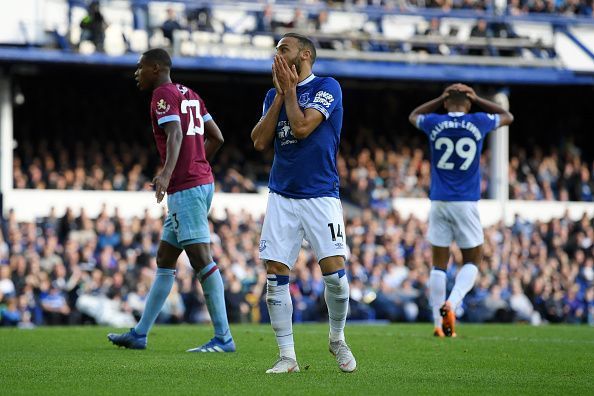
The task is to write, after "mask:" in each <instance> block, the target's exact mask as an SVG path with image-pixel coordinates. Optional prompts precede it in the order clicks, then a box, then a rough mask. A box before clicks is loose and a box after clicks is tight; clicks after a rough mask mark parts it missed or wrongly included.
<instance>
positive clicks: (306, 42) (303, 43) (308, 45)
mask: <svg viewBox="0 0 594 396" xmlns="http://www.w3.org/2000/svg"><path fill="white" fill-rule="evenodd" d="M285 37H293V38H295V39H297V41H299V49H301V50H302V49H308V50H309V52H310V53H311V65H312V66H313V64H314V63H315V62H316V56H317V54H316V46H315V45H314V43H313V41H311V39H310V38H309V37H306V36H304V35H302V34H299V33H293V32H289V33H285V34H284V35H283V38H285Z"/></svg>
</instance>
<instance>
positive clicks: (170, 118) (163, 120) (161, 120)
mask: <svg viewBox="0 0 594 396" xmlns="http://www.w3.org/2000/svg"><path fill="white" fill-rule="evenodd" d="M171 121H177V122H181V119H180V118H179V116H178V115H175V114H173V115H168V116H165V117H161V118H159V119H158V120H157V124H159V125H163V124H165V123H166V122H171Z"/></svg>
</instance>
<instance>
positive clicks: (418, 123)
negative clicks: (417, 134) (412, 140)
mask: <svg viewBox="0 0 594 396" xmlns="http://www.w3.org/2000/svg"><path fill="white" fill-rule="evenodd" d="M424 118H425V116H424V115H422V114H420V115H418V116H417V129H421V123H422V122H423V119H424Z"/></svg>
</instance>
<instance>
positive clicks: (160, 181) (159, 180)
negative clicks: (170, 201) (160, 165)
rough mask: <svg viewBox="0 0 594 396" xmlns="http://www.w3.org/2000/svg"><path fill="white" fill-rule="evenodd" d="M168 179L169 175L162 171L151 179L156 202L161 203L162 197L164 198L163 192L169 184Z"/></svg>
mask: <svg viewBox="0 0 594 396" xmlns="http://www.w3.org/2000/svg"><path fill="white" fill-rule="evenodd" d="M170 179H171V175H167V174H163V173H161V174H159V175H157V176H155V178H154V179H153V186H154V187H155V198H157V203H161V201H162V200H163V198H165V192H166V191H167V187H168V186H169V180H170Z"/></svg>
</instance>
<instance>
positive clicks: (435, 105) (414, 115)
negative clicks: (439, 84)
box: [408, 85, 452, 128]
mask: <svg viewBox="0 0 594 396" xmlns="http://www.w3.org/2000/svg"><path fill="white" fill-rule="evenodd" d="M451 89H452V86H451V85H450V86H449V87H447V88H446V89H445V90H444V91H443V93H442V94H441V95H440V96H439V97H437V98H435V99H433V100H430V101H429V102H426V103H423V104H422V105H420V106H419V107H417V108H416V109H414V110H413V111H412V112H411V113H410V114H409V116H408V121H409V122H410V123H411V124H413V125H414V126H415V128H416V127H417V119H418V118H419V116H420V115H423V114H429V113H434V112H436V111H437V110H439V109H440V108H441V107H442V106H443V102H444V101H445V100H446V99H447V97H448V95H449V91H450V90H451Z"/></svg>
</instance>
